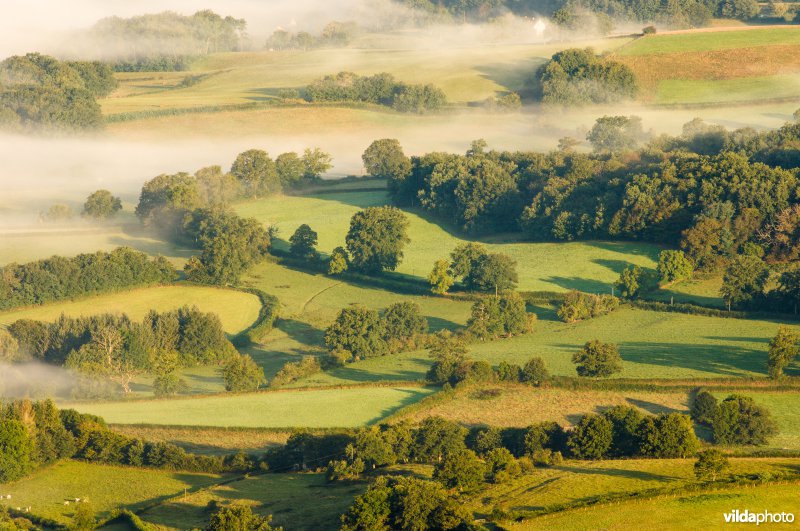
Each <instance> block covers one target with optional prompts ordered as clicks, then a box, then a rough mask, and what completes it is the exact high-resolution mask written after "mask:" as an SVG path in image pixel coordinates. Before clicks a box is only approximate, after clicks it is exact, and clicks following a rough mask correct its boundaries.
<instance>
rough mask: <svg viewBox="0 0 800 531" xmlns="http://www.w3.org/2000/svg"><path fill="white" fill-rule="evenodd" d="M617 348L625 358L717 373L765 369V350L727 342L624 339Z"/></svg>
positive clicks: (755, 371) (724, 374)
mask: <svg viewBox="0 0 800 531" xmlns="http://www.w3.org/2000/svg"><path fill="white" fill-rule="evenodd" d="M619 349H620V354H621V355H622V359H623V360H624V361H627V362H633V363H640V364H643V365H657V366H663V367H673V368H683V369H692V370H696V371H703V372H710V373H715V374H718V375H720V376H734V377H741V376H743V375H744V374H743V373H746V372H754V373H759V374H763V373H764V372H765V369H766V352H765V351H762V350H758V349H752V348H741V347H735V346H730V345H691V344H689V345H687V344H678V343H655V342H654V343H645V342H640V343H636V342H626V343H621V344H620V345H619ZM654 376H658V375H657V374H654Z"/></svg>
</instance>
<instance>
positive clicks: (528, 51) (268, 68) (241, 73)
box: [102, 34, 626, 115]
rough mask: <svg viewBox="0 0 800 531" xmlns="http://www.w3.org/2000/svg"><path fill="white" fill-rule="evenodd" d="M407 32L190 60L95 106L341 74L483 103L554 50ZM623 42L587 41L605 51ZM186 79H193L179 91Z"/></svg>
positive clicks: (194, 100) (114, 110)
mask: <svg viewBox="0 0 800 531" xmlns="http://www.w3.org/2000/svg"><path fill="white" fill-rule="evenodd" d="M413 38H414V35H413V34H407V35H403V36H401V37H399V38H398V39H397V40H395V41H394V42H388V43H387V42H384V43H382V46H390V48H383V49H380V48H375V49H369V48H360V47H351V48H345V49H319V50H310V51H306V52H302V51H273V52H271V51H266V50H265V51H260V52H248V53H226V54H216V55H212V56H209V57H207V58H205V59H203V60H200V61H198V62H196V63H195V64H194V65H193V67H192V71H191V72H186V73H184V74H183V76H178V75H173V74H172V73H170V74H161V73H153V74H150V73H145V74H123V75H120V76H119V79H120V88H119V89H118V90H117V91H116V92H114V93H113V94H112V95H111V96H110V97H109V98H106V99H105V100H103V101H102V107H103V112H104V114H106V115H113V114H119V113H127V112H136V111H150V110H164V109H179V108H187V107H189V108H190V107H200V106H209V105H231V104H247V103H253V102H268V101H270V100H275V99H276V98H277V94H278V91H279V90H281V89H300V88H303V87H305V86H306V85H308V84H309V83H311V82H313V81H314V80H316V79H318V78H320V77H322V76H325V75H328V74H335V73H337V72H339V71H342V70H346V71H351V72H355V73H357V74H360V75H372V74H377V73H379V72H389V73H390V74H392V75H394V76H395V77H397V79H398V80H400V81H403V82H406V83H424V84H427V83H433V84H435V85H436V86H438V87H440V88H441V89H442V90H444V91H445V93H446V94H447V96H448V99H449V100H450V101H452V102H455V103H466V102H471V101H478V100H484V99H486V98H487V97H489V96H493V95H494V94H496V93H497V92H503V91H507V90H521V89H523V88H524V86H525V81H526V79H527V77H528V76H529V75H530V73H531V72H533V71H534V70H535V69H536V67H537V66H539V65H540V64H542V63H544V62H545V61H546V60H547V59H549V58H550V56H551V55H552V54H553V53H555V52H556V51H558V50H559V49H560V48H561V46H560V45H558V44H550V45H537V44H529V45H488V46H487V45H485V44H483V43H475V44H474V45H472V46H466V47H453V48H448V47H447V46H443V45H442V43H441V42H437V43H435V44H434V43H431V44H432V45H431V46H430V47H424V46H421V47H415V46H409V44H410V43H411V39H413ZM624 42H626V40H624V39H608V40H601V41H587V42H586V43H584V44H585V45H587V46H589V45H590V46H594V47H595V48H597V49H600V50H604V49H609V48H614V47H617V46H619V45H621V44H623V43H624ZM187 75H192V76H197V82H196V83H195V84H193V85H192V86H190V87H181V86H180V81H181V80H182V78H183V77H185V76H187Z"/></svg>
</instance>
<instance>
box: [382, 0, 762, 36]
mask: <svg viewBox="0 0 800 531" xmlns="http://www.w3.org/2000/svg"><path fill="white" fill-rule="evenodd" d="M395 1H397V2H398V3H402V4H403V5H405V6H407V7H410V8H412V9H417V10H420V11H423V12H425V13H427V14H430V15H431V16H435V17H436V18H435V19H434V20H443V19H444V20H449V21H453V22H485V21H490V20H493V19H495V18H498V17H501V16H502V15H504V14H506V13H509V12H510V13H513V14H516V15H522V16H529V17H539V16H542V15H544V16H547V17H549V18H550V19H551V20H553V21H554V22H555V23H556V24H558V25H559V26H560V27H563V28H566V29H569V30H575V31H577V30H585V28H587V27H597V28H598V29H599V30H600V31H601V33H609V32H610V31H611V30H612V29H613V26H614V24H613V21H615V20H618V21H626V20H628V21H632V22H640V23H652V22H655V23H659V24H664V25H668V26H673V27H675V26H677V27H701V26H705V25H707V24H708V23H709V22H710V21H711V19H712V17H721V18H736V19H740V20H748V19H751V18H753V17H755V16H756V15H757V14H758V13H759V6H758V3H757V2H755V0H712V1H710V2H702V1H699V0H681V1H679V2H674V3H671V4H669V5H668V6H667V5H663V4H661V3H659V2H640V1H634V0H611V1H604V2H598V1H595V0H561V1H557V0H443V1H434V0H395Z"/></svg>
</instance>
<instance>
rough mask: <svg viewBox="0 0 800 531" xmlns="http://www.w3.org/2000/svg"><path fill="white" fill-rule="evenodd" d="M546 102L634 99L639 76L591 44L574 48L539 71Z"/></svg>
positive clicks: (568, 102)
mask: <svg viewBox="0 0 800 531" xmlns="http://www.w3.org/2000/svg"><path fill="white" fill-rule="evenodd" d="M536 81H537V84H538V85H537V89H538V91H539V94H540V97H541V99H542V101H543V102H544V103H549V104H559V105H584V104H590V103H613V102H618V101H622V100H626V99H633V98H634V97H635V96H636V93H637V92H638V86H637V83H636V76H635V75H634V73H633V71H632V70H631V69H630V67H628V66H627V65H624V64H622V63H619V62H616V61H612V60H610V59H603V58H601V57H598V56H596V55H595V53H594V50H592V49H591V48H586V49H578V48H572V49H568V50H563V51H561V52H558V53H557V54H555V55H554V56H553V57H552V59H550V61H549V62H548V63H547V64H545V65H544V66H543V67H542V68H541V70H540V71H539V72H538V73H537V79H536Z"/></svg>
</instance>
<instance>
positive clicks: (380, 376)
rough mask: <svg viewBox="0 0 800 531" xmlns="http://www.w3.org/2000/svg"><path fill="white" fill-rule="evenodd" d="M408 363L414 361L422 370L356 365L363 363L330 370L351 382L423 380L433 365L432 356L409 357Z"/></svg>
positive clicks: (336, 376)
mask: <svg viewBox="0 0 800 531" xmlns="http://www.w3.org/2000/svg"><path fill="white" fill-rule="evenodd" d="M405 361H406V362H407V363H414V364H416V365H418V366H420V370H418V371H415V370H413V369H411V370H409V369H402V370H398V369H391V368H387V369H385V370H383V371H381V370H378V369H374V368H373V369H370V368H368V369H360V368H356V366H358V365H361V364H360V363H359V364H355V365H348V366H346V367H341V368H339V369H334V370H332V371H330V375H331V376H332V377H334V378H336V379H338V380H347V381H351V382H380V381H386V380H396V381H416V380H421V379H423V378H424V377H425V371H426V370H427V368H428V366H430V365H431V363H432V361H431V359H430V358H427V357H419V358H408V359H406V360H405Z"/></svg>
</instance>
